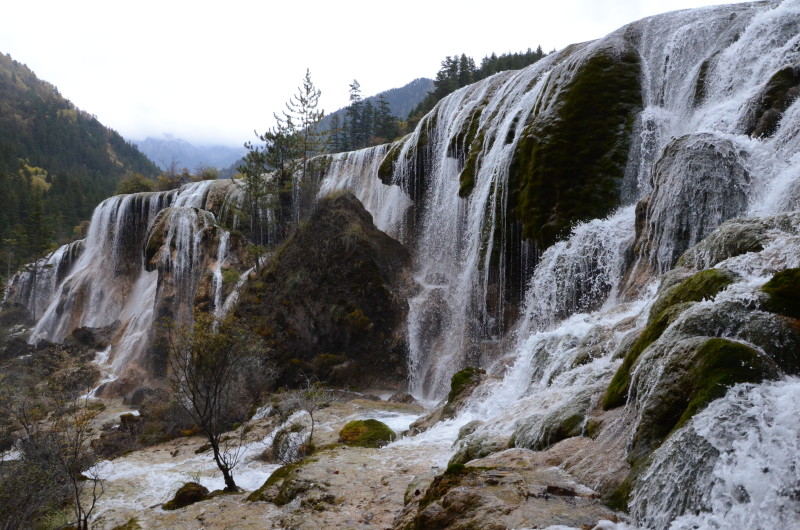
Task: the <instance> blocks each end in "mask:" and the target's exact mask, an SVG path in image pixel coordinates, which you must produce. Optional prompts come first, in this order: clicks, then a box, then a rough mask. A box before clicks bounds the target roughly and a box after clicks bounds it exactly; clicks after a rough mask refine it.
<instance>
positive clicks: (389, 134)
mask: <svg viewBox="0 0 800 530" xmlns="http://www.w3.org/2000/svg"><path fill="white" fill-rule="evenodd" d="M377 103H378V106H377V108H376V109H375V136H377V137H378V138H379V139H380V141H379V143H385V142H391V141H392V140H394V139H395V138H396V137H397V136H398V135H399V134H400V127H399V125H398V124H397V117H396V116H394V115H393V114H392V111H391V109H390V108H389V101H388V100H387V99H386V96H384V95H383V94H381V95H379V96H378V98H377Z"/></svg>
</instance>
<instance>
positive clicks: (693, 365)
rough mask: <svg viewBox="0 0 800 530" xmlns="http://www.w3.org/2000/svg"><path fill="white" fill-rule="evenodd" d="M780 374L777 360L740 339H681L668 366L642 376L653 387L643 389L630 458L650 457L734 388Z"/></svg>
mask: <svg viewBox="0 0 800 530" xmlns="http://www.w3.org/2000/svg"><path fill="white" fill-rule="evenodd" d="M779 374H780V370H779V369H778V367H777V365H776V364H775V362H774V361H773V360H772V359H770V358H769V357H768V356H766V355H764V354H763V353H761V352H759V351H758V350H755V349H753V348H752V347H750V346H748V345H745V344H742V343H740V342H736V341H732V340H728V339H722V338H703V337H696V338H692V339H686V340H683V341H680V342H678V343H676V344H675V345H674V347H672V348H671V349H670V351H669V353H668V354H667V358H666V359H665V362H664V367H663V370H660V371H657V373H653V374H652V375H650V376H648V375H647V374H644V375H642V376H641V379H642V384H646V385H647V386H648V390H647V392H645V391H644V390H642V391H641V392H640V394H641V395H642V399H641V400H640V402H639V403H638V406H639V411H640V412H639V418H640V419H639V422H638V424H637V426H636V429H635V430H634V434H633V440H632V448H631V451H630V453H629V458H631V459H633V460H637V459H641V458H643V457H645V456H646V455H648V454H649V453H650V452H651V451H652V450H653V449H655V448H656V447H658V446H659V445H660V444H661V442H663V441H664V440H665V439H666V438H667V437H668V436H669V435H670V434H671V433H672V432H674V431H675V430H677V429H679V428H680V427H681V426H683V425H684V424H685V423H686V422H687V421H688V420H689V419H691V417H692V416H694V415H695V414H696V413H697V412H699V411H700V410H702V409H704V408H705V407H706V406H707V405H708V404H709V403H710V402H711V401H712V400H714V399H717V398H719V397H722V396H723V395H724V394H725V392H726V391H727V390H728V388H730V387H731V386H733V385H735V384H737V383H747V382H752V383H758V382H761V381H764V380H765V379H776V378H777V377H778V376H779ZM653 378H655V379H653Z"/></svg>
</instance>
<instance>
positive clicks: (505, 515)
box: [395, 449, 615, 529]
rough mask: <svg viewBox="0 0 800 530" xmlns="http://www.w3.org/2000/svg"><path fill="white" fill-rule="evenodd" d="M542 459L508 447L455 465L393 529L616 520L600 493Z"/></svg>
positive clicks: (415, 503)
mask: <svg viewBox="0 0 800 530" xmlns="http://www.w3.org/2000/svg"><path fill="white" fill-rule="evenodd" d="M538 459H539V457H538V456H537V454H536V453H534V452H533V451H529V450H526V449H508V450H506V451H503V452H500V453H496V454H494V455H491V456H488V457H486V458H482V459H478V460H472V461H470V462H468V463H467V464H466V465H451V466H450V467H448V469H447V471H446V472H445V473H443V474H441V475H439V476H437V477H436V478H435V479H434V480H433V482H432V483H431V485H430V487H429V488H428V489H427V490H426V491H425V493H424V495H423V496H422V497H421V498H420V499H419V500H417V501H415V502H412V503H411V504H410V505H409V506H407V507H406V509H405V510H404V513H403V515H402V516H401V517H399V518H398V519H397V520H396V521H395V528H398V529H400V528H402V529H410V528H464V529H466V528H492V529H494V528H497V529H501V528H502V529H505V528H523V527H539V528H542V527H546V526H550V525H566V526H575V527H582V526H588V527H591V526H594V525H595V523H597V522H598V521H599V520H601V519H615V515H614V513H613V512H612V511H611V510H609V509H608V508H607V507H605V506H604V505H603V504H602V503H601V502H600V501H599V500H598V497H599V495H598V494H597V492H595V491H593V490H591V489H589V488H587V487H585V486H581V485H580V484H578V483H577V482H575V480H574V479H573V478H572V477H571V476H570V475H569V474H568V473H567V472H565V471H564V470H562V469H560V468H558V467H553V466H548V465H546V464H543V463H541V462H540V461H537V460H538Z"/></svg>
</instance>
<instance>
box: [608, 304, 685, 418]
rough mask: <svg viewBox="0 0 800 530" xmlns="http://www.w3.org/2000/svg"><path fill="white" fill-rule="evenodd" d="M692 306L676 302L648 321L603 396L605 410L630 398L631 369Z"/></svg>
mask: <svg viewBox="0 0 800 530" xmlns="http://www.w3.org/2000/svg"><path fill="white" fill-rule="evenodd" d="M689 307H691V304H690V303H685V304H676V305H673V306H670V307H668V308H666V309H664V310H663V311H662V312H661V313H660V314H659V315H658V316H657V317H656V318H654V319H651V321H650V322H648V324H647V327H646V328H645V329H644V331H642V333H641V335H639V338H638V339H636V342H634V343H633V345H632V346H631V348H630V350H628V353H626V354H625V358H624V359H623V360H622V365H621V366H620V367H619V369H618V370H617V373H616V374H614V377H613V379H611V383H610V384H609V385H608V389H607V390H606V393H605V395H604V396H603V401H602V406H603V408H604V409H605V410H609V409H613V408H616V407H620V406H622V405H624V404H625V401H626V400H627V398H628V388H629V387H630V383H631V369H632V368H633V365H634V364H635V363H636V361H637V359H639V356H640V355H641V354H642V352H644V350H645V349H647V347H648V346H650V345H651V344H652V343H654V342H655V341H656V340H658V338H659V337H661V334H662V333H664V330H665V329H667V327H669V325H670V324H672V323H673V322H674V321H675V320H676V319H677V318H678V317H679V316H680V314H681V313H683V312H684V311H686V310H687V309H688V308H689Z"/></svg>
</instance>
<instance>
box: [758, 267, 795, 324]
mask: <svg viewBox="0 0 800 530" xmlns="http://www.w3.org/2000/svg"><path fill="white" fill-rule="evenodd" d="M761 290H762V291H763V292H764V293H766V294H767V299H766V301H765V302H764V303H762V307H763V308H764V309H766V310H767V311H771V312H773V313H780V314H781V315H786V316H789V317H792V318H796V319H800V268H798V269H786V270H784V271H781V272H778V273H776V274H775V275H774V276H773V277H772V278H771V279H770V280H769V281H768V282H767V283H765V284H764V286H763V287H762V288H761Z"/></svg>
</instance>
